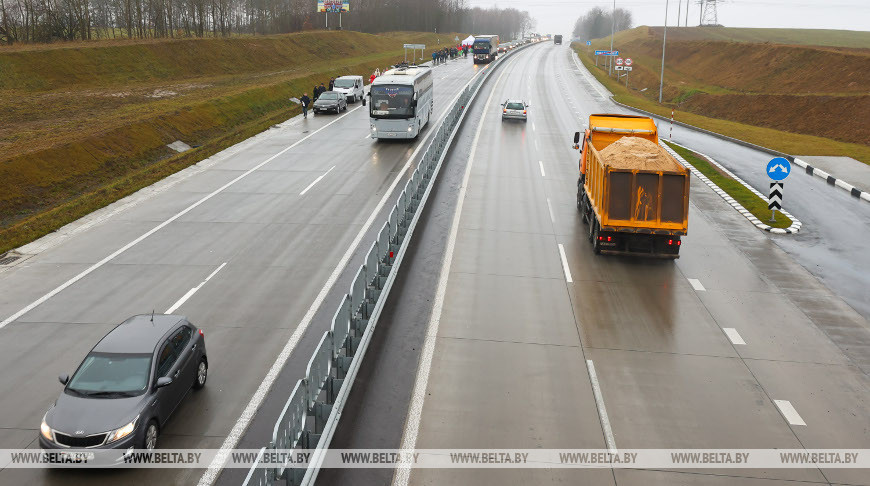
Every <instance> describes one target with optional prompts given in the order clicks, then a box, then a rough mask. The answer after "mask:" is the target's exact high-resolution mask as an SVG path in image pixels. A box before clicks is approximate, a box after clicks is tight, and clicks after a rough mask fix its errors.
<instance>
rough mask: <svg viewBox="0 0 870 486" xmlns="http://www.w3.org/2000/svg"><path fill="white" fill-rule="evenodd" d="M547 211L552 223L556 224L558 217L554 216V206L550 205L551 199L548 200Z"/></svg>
mask: <svg viewBox="0 0 870 486" xmlns="http://www.w3.org/2000/svg"><path fill="white" fill-rule="evenodd" d="M547 211H549V212H550V222H551V223H554V224H555V223H556V217H555V216H553V205H552V204H550V198H547Z"/></svg>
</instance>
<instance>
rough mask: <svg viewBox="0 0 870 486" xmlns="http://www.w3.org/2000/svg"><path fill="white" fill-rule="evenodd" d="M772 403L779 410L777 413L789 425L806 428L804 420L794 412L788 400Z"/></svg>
mask: <svg viewBox="0 0 870 486" xmlns="http://www.w3.org/2000/svg"><path fill="white" fill-rule="evenodd" d="M773 403H775V404H776V407H777V408H778V409H779V413H781V414H782V416H783V417H785V419H786V420H788V423H790V424H791V425H803V426H806V425H807V423H806V422H804V419H803V418H801V416H800V414H799V413H798V412H797V410H795V408H794V406H793V405H792V404H791V402H790V401H788V400H774V401H773Z"/></svg>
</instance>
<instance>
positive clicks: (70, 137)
mask: <svg viewBox="0 0 870 486" xmlns="http://www.w3.org/2000/svg"><path fill="white" fill-rule="evenodd" d="M440 37H441V39H442V40H446V39H452V38H453V34H449V35H444V34H442V35H441V36H440ZM406 42H411V43H424V44H427V45H429V46H433V47H434V46H435V44H436V37H435V35H434V34H421V33H391V34H384V35H369V34H362V33H357V32H349V31H345V32H306V33H299V34H290V35H281V36H269V37H248V38H232V39H185V40H161V41H150V42H136V41H131V42H129V43H123V42H117V41H114V42H108V43H105V44H103V43H99V42H97V43H87V44H86V45H81V46H74V47H69V46H64V45H61V46H34V47H33V48H31V49H27V48H22V47H19V46H16V47H13V48H10V49H3V48H0V73H2V76H0V105H2V106H4V110H2V111H0V254H2V253H3V252H4V251H6V250H9V249H12V248H15V247H18V246H20V245H22V244H25V243H27V242H30V241H32V240H34V239H36V238H39V237H40V236H42V235H45V234H47V233H49V232H51V231H54V230H55V229H57V228H59V227H61V226H63V225H64V224H67V223H69V222H71V221H74V220H76V219H78V218H80V217H82V216H84V215H86V214H88V213H90V212H92V211H94V210H96V209H99V208H101V207H103V206H105V205H107V204H110V203H112V202H114V201H116V200H118V199H120V198H122V197H124V196H127V195H129V194H131V193H133V192H135V191H137V190H139V189H141V188H143V187H145V186H148V185H150V184H152V183H154V182H156V181H158V180H160V179H162V178H164V177H166V176H168V175H170V174H172V173H174V172H177V171H179V170H181V169H183V168H185V167H187V166H189V165H191V164H194V163H196V162H198V161H200V160H202V159H204V158H207V157H209V156H210V155H213V154H214V153H217V152H219V151H220V150H222V149H224V148H226V147H229V146H231V145H233V144H235V143H237V142H239V141H242V140H244V139H246V138H248V137H250V136H252V135H254V134H256V133H259V132H261V131H263V130H265V129H267V128H268V127H269V126H271V125H273V124H275V123H277V122H279V121H283V120H285V119H287V118H289V117H291V116H293V115H295V114H297V113H298V112H299V108H298V107H297V106H295V105H293V104H292V103H290V102H289V101H288V98H290V97H293V96H297V97H298V96H300V95H301V94H302V93H303V92H306V91H307V92H308V93H309V94H310V93H311V90H312V88H313V86H314V85H315V84H319V83H320V82H326V81H328V80H329V78H330V77H333V76H340V75H344V74H362V75H364V77H366V78H367V77H368V76H367V75H368V74H369V73H371V72H372V71H373V70H374V69H375V68H380V69H384V67H385V66H387V65H389V64H392V63H395V62H397V61H399V60H402V59H403V56H404V51H403V49H402V44H404V43H406ZM7 107H8V109H7ZM175 140H182V141H184V142H185V143H187V144H189V145H191V146H195V147H196V148H194V149H193V150H190V151H188V152H184V153H181V154H176V153H175V152H173V151H172V150H171V149H169V148H167V147H166V144H169V143H171V142H173V141H175Z"/></svg>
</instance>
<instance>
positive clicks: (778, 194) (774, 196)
mask: <svg viewBox="0 0 870 486" xmlns="http://www.w3.org/2000/svg"><path fill="white" fill-rule="evenodd" d="M789 174H791V163H790V162H789V161H788V159H786V158H784V157H776V158H774V159H771V161H770V162H768V163H767V175H768V177H770V178H771V182H770V194H769V196H768V197H769V199H768V203H767V208H768V209H770V221H771V222H773V221H775V220H776V210H777V209H778V210H780V211H782V194H783V187H784V186H785V184H784V183H783V182H782V181H784V180H785V178H786V177H788V175H789Z"/></svg>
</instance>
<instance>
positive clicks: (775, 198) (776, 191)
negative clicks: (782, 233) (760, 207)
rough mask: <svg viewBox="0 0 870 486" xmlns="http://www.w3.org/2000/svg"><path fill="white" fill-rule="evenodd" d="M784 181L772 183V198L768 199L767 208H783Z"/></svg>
mask: <svg viewBox="0 0 870 486" xmlns="http://www.w3.org/2000/svg"><path fill="white" fill-rule="evenodd" d="M782 187H783V183H782V182H771V183H770V198H769V199H768V203H767V209H779V210H782Z"/></svg>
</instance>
